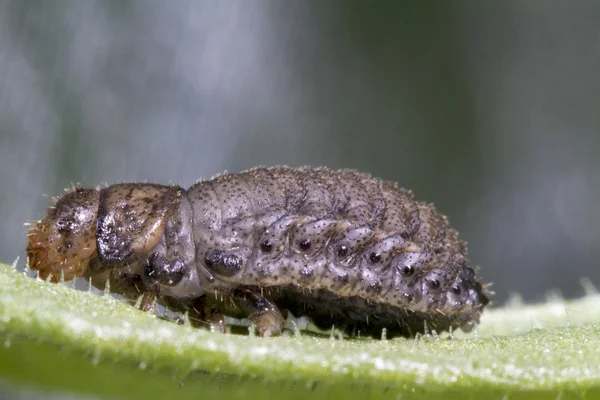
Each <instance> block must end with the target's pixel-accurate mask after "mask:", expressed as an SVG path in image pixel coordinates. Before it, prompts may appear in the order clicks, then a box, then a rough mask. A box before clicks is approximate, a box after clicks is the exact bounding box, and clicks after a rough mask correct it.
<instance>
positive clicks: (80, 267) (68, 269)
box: [27, 187, 99, 282]
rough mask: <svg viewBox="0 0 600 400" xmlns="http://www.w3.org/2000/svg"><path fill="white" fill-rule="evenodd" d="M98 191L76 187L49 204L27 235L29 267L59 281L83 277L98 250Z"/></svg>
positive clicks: (44, 277) (42, 276)
mask: <svg viewBox="0 0 600 400" xmlns="http://www.w3.org/2000/svg"><path fill="white" fill-rule="evenodd" d="M98 198H99V192H98V190H96V189H84V188H81V187H76V188H75V190H73V191H72V192H69V193H67V194H66V195H64V196H63V197H61V198H60V199H59V200H58V201H57V203H56V205H55V206H54V207H50V208H49V209H48V212H47V214H46V217H45V218H44V219H43V220H41V221H38V223H37V224H36V225H35V226H34V227H33V228H31V230H30V231H29V234H28V238H29V242H28V244H27V256H28V258H29V268H32V269H35V270H38V271H39V274H40V277H41V278H42V279H47V278H48V277H49V276H50V275H51V278H50V279H51V280H52V281H53V282H58V280H59V279H60V278H61V274H62V275H64V279H65V280H70V279H73V278H75V277H79V276H82V275H83V274H84V273H85V271H86V270H87V268H88V264H89V261H90V259H91V258H92V257H93V256H94V254H95V253H96V215H97V213H98Z"/></svg>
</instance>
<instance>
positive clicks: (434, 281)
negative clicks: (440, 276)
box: [429, 279, 440, 289]
mask: <svg viewBox="0 0 600 400" xmlns="http://www.w3.org/2000/svg"><path fill="white" fill-rule="evenodd" d="M429 286H430V287H431V288H432V289H439V288H440V281H439V280H437V279H430V280H429Z"/></svg>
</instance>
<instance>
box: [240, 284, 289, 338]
mask: <svg viewBox="0 0 600 400" xmlns="http://www.w3.org/2000/svg"><path fill="white" fill-rule="evenodd" d="M233 299H234V301H235V302H236V304H237V305H238V307H240V309H241V310H242V311H243V312H244V313H245V314H246V315H247V316H248V318H249V319H250V321H252V322H253V323H254V324H256V327H257V329H258V335H259V336H262V337H269V336H274V335H279V334H280V333H281V330H282V329H283V323H284V321H285V319H284V318H283V315H281V312H280V311H279V309H278V308H277V306H275V305H274V304H273V303H271V302H270V301H269V300H267V299H265V298H264V297H262V296H260V295H259V294H256V293H254V292H252V291H250V290H247V289H237V290H235V291H234V293H233Z"/></svg>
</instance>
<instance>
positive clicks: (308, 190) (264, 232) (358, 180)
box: [27, 167, 491, 338]
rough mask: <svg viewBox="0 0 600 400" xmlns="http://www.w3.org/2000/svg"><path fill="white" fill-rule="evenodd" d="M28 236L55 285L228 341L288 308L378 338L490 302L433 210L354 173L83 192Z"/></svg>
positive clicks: (433, 324)
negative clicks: (88, 291) (180, 321)
mask: <svg viewBox="0 0 600 400" xmlns="http://www.w3.org/2000/svg"><path fill="white" fill-rule="evenodd" d="M28 238H29V242H28V245H27V254H28V257H29V266H30V268H32V269H35V270H38V271H39V275H40V276H41V277H42V278H44V279H50V280H51V281H53V282H56V281H58V280H59V279H61V277H63V278H64V279H66V280H69V279H74V278H76V277H86V278H88V279H90V280H91V282H92V284H93V285H94V286H96V287H98V288H100V289H103V288H104V287H105V285H106V284H107V282H108V284H109V285H110V290H111V291H112V292H114V293H119V294H121V295H123V296H125V297H126V298H128V299H129V300H130V301H131V302H132V303H134V302H135V301H136V300H137V299H138V298H139V297H140V296H141V298H142V301H141V305H140V307H141V308H142V309H143V310H149V309H151V308H152V305H153V304H154V302H155V301H158V302H159V303H161V304H163V305H165V306H166V307H168V308H170V309H172V310H175V311H182V312H187V313H188V315H189V316H190V320H191V321H192V322H193V323H194V324H195V325H197V326H205V325H207V326H208V325H210V326H212V328H213V329H216V330H218V331H222V332H224V331H225V329H226V325H225V320H224V317H225V316H231V317H234V318H249V319H250V320H251V321H252V322H254V324H255V325H256V327H257V331H258V334H259V335H260V336H271V335H277V334H279V333H280V332H281V331H282V329H283V324H284V320H285V317H284V316H285V315H286V314H287V313H288V312H290V313H292V314H293V315H294V316H296V317H300V316H307V317H309V318H310V319H311V320H312V321H313V323H314V324H315V325H316V326H318V327H320V328H323V329H329V328H331V326H335V327H336V328H339V329H342V330H343V331H345V332H346V333H348V334H352V333H353V332H354V333H357V332H360V334H361V335H371V336H373V337H381V332H382V330H383V329H385V332H386V337H388V338H390V337H394V336H406V337H411V336H414V335H416V334H417V333H423V332H424V330H425V326H427V327H428V329H429V330H435V331H438V332H441V331H448V330H453V329H456V328H462V329H463V330H464V331H469V330H471V329H472V328H473V326H474V325H475V324H477V323H478V322H479V318H480V315H481V313H482V312H483V309H484V308H485V306H486V305H487V304H488V303H489V296H490V295H491V292H489V291H488V290H487V289H486V286H482V285H481V284H480V283H479V281H478V279H477V277H476V276H475V271H474V270H473V269H472V268H471V267H470V266H469V264H468V260H467V247H466V244H465V242H463V241H461V240H460V239H459V237H458V233H457V232H456V231H455V230H454V229H452V228H451V227H450V226H449V225H448V221H447V218H446V217H445V216H444V215H442V214H440V213H439V212H438V211H437V210H436V209H435V207H434V206H433V205H432V204H428V203H424V202H421V201H417V200H415V199H414V197H413V193H412V192H411V191H410V190H407V189H403V188H401V187H399V186H398V185H397V184H396V183H393V182H388V181H383V180H380V179H377V178H374V177H372V176H370V175H368V174H365V173H360V172H357V171H354V170H330V169H327V168H308V167H304V168H288V167H270V168H265V167H260V168H255V169H251V170H249V171H244V172H241V173H237V174H235V173H232V174H229V173H224V174H220V175H217V176H215V177H213V178H212V179H211V180H199V181H198V182H196V183H195V184H194V185H193V186H192V187H190V188H189V189H184V188H182V187H179V186H176V185H159V184H150V183H121V184H115V185H110V186H106V187H102V188H91V189H89V188H84V187H81V186H74V187H73V189H72V190H70V191H68V192H67V193H66V194H65V195H63V196H62V197H60V198H58V199H56V204H55V205H54V206H52V207H50V208H49V209H48V211H47V214H46V217H45V218H44V219H43V220H41V221H38V222H37V223H36V224H35V225H34V226H33V227H31V228H30V230H29V234H28Z"/></svg>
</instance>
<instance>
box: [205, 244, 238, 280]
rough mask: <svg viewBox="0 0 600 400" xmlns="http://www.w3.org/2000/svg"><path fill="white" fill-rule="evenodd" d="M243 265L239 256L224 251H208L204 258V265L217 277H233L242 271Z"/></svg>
mask: <svg viewBox="0 0 600 400" xmlns="http://www.w3.org/2000/svg"><path fill="white" fill-rule="evenodd" d="M242 264H243V261H242V259H241V258H240V257H239V256H237V255H235V254H227V253H225V252H224V251H222V250H217V249H213V250H208V251H207V252H206V254H205V256H204V265H206V267H207V268H208V269H210V270H211V271H213V272H215V273H216V274H217V275H222V276H233V275H235V274H237V273H238V272H239V271H240V270H241V269H242Z"/></svg>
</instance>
